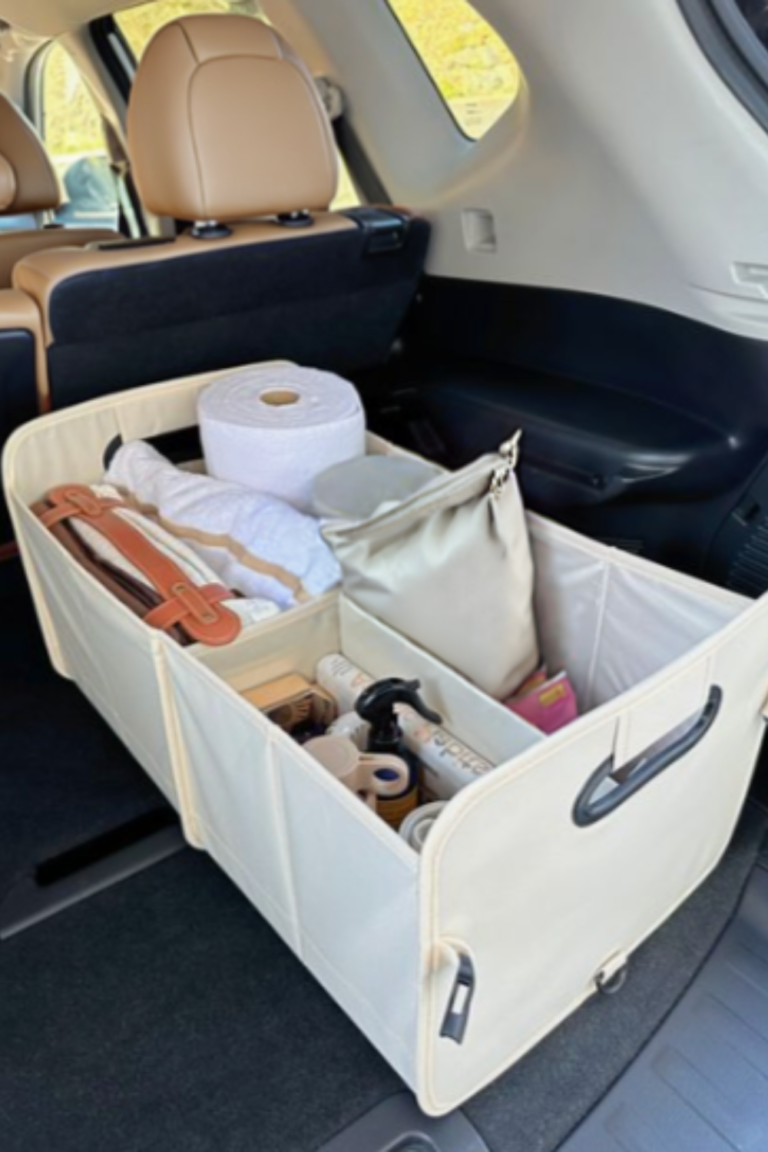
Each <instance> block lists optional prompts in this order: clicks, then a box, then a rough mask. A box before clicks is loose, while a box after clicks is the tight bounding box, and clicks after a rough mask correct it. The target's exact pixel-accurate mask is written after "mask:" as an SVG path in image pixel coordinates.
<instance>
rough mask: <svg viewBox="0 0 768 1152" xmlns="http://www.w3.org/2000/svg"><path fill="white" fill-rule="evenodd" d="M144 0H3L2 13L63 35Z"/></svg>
mask: <svg viewBox="0 0 768 1152" xmlns="http://www.w3.org/2000/svg"><path fill="white" fill-rule="evenodd" d="M143 2H144V0H0V17H1V18H2V19H3V20H7V21H8V23H9V24H12V25H13V26H14V27H16V28H24V29H26V31H28V32H33V33H35V35H38V36H60V35H61V34H62V33H64V32H73V31H74V30H75V29H76V28H80V27H81V26H82V25H83V24H87V23H88V22H89V21H91V20H95V19H96V17H97V16H106V15H107V14H108V13H109V12H117V11H118V10H119V9H120V8H133V7H135V6H136V5H137V4H140V3H143Z"/></svg>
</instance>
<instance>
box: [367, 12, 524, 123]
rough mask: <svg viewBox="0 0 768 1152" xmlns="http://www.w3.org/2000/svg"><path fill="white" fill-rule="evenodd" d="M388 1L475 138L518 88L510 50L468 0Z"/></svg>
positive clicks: (501, 112) (444, 95)
mask: <svg viewBox="0 0 768 1152" xmlns="http://www.w3.org/2000/svg"><path fill="white" fill-rule="evenodd" d="M389 6H390V8H391V9H392V12H393V13H394V15H395V16H396V18H397V20H398V21H399V22H400V25H401V27H402V29H403V31H404V32H405V34H406V36H407V37H408V39H409V40H410V42H411V44H412V46H413V48H414V50H415V51H416V53H417V55H418V56H419V58H420V59H421V62H422V64H423V65H424V68H425V69H426V71H427V72H428V74H429V76H430V77H431V79H432V81H433V82H434V84H435V87H436V88H437V90H438V92H439V93H440V95H441V96H442V98H443V100H444V101H445V103H446V106H447V107H448V108H449V109H450V111H451V113H452V115H453V117H454V119H455V121H456V123H457V124H458V126H459V128H460V129H461V131H462V132H463V133H464V134H465V136H468V137H469V138H470V139H471V140H479V139H480V138H481V137H482V136H484V135H485V134H486V132H488V131H489V129H490V128H492V127H493V125H494V124H495V123H496V121H497V120H498V119H499V118H500V117H501V116H503V115H504V113H505V112H506V111H507V109H508V108H510V107H511V106H512V104H513V103H514V101H515V99H516V98H517V95H518V93H519V91H520V69H519V67H518V65H517V61H516V60H515V57H514V55H513V54H512V52H511V50H510V49H509V48H508V47H507V45H506V44H505V43H504V41H503V40H502V38H501V37H500V36H499V34H498V32H496V30H495V29H494V28H492V27H491V25H490V24H489V23H488V21H487V20H486V19H485V18H484V17H483V16H481V15H480V13H479V12H477V11H476V10H475V9H474V8H473V7H472V5H471V4H468V3H467V2H466V0H389Z"/></svg>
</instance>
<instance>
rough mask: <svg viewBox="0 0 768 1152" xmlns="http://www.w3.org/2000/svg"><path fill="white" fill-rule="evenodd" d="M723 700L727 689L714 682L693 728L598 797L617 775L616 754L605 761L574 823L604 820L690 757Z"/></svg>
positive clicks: (583, 795) (586, 790) (590, 782)
mask: <svg viewBox="0 0 768 1152" xmlns="http://www.w3.org/2000/svg"><path fill="white" fill-rule="evenodd" d="M722 702H723V690H722V688H718V687H717V685H714V686H713V687H712V688H711V689H710V692H709V697H708V699H707V702H706V704H705V705H704V708H703V710H702V712H701V713H700V714H699V716H698V717H697V718H696V719H695V720H694V721H693V723H692V724H691V727H690V728H688V729H687V731H685V732H683V734H682V736H679V737H678V738H677V739H676V740H672V741H671V742H670V743H669V744H668V745H667V746H666V747H665V748H661V749H659V750H658V751H657V752H653V753H651V755H650V756H643V757H641V758H640V760H639V761H638V763H637V765H636V767H634V768H633V769H632V770H631V771H630V772H629V773H628V775H627V776H626V778H625V779H624V780H621V782H620V783H617V784H616V786H615V788H612V789H611V791H610V792H607V793H606V794H605V796H600V797H597V796H596V793H597V792H598V791H599V790H600V787H601V785H602V784H604V783H605V781H606V780H607V779H608V778H609V777H610V776H614V775H616V766H615V760H614V758H613V756H611V757H610V758H609V759H608V760H606V761H605V763H604V764H601V765H600V767H599V768H598V770H597V772H595V773H594V774H593V775H592V776H590V778H589V780H588V781H587V783H586V784H585V786H584V788H583V790H582V791H581V793H580V794H579V797H578V799H577V800H576V804H575V806H574V809H573V819H574V823H575V824H577V825H578V826H579V828H587V827H588V826H589V825H590V824H596V823H597V822H598V820H604V819H605V817H606V816H610V815H611V813H612V812H615V811H616V809H617V808H620V807H621V805H622V804H624V803H626V801H627V800H629V799H630V797H631V796H634V795H635V793H636V792H639V791H640V789H641V788H645V786H646V784H650V782H651V780H655V779H656V777H657V776H660V775H661V773H662V772H664V771H666V769H667V768H670V767H671V766H672V765H673V764H674V763H675V761H677V760H680V759H681V758H682V757H683V756H686V755H687V754H688V753H689V752H690V751H691V749H692V748H695V747H696V745H697V744H698V743H700V741H702V740H703V739H704V737H705V736H706V734H707V732H709V730H710V728H711V727H712V725H713V724H714V722H715V720H716V719H717V714H718V712H719V711H720V706H721V704H722Z"/></svg>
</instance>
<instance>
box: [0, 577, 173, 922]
mask: <svg viewBox="0 0 768 1152" xmlns="http://www.w3.org/2000/svg"><path fill="white" fill-rule="evenodd" d="M0 605H1V606H2V615H3V642H2V644H1V645H0V684H1V685H2V692H1V693H0V820H1V821H2V832H1V834H0V903H2V899H3V897H4V896H5V894H6V893H7V892H8V890H9V889H10V888H11V887H12V886H13V885H14V884H15V883H16V882H18V881H20V880H21V879H22V878H23V877H25V876H27V875H29V874H30V873H31V872H33V871H34V869H35V867H36V866H37V865H39V864H42V863H43V862H45V861H47V860H49V859H50V858H51V857H55V856H58V855H59V854H60V853H63V852H66V851H68V850H69V849H72V848H73V847H75V846H76V845H80V844H82V843H83V842H85V841H90V840H91V839H92V838H94V837H97V836H101V835H104V834H106V833H108V832H110V831H111V830H112V829H114V828H117V827H118V826H120V825H123V824H125V823H127V822H129V821H133V820H136V819H137V818H139V817H143V816H145V815H146V814H147V813H150V812H154V811H156V810H158V809H165V808H167V804H166V802H165V800H164V798H163V797H162V796H161V794H160V793H159V792H158V790H157V789H156V788H155V786H154V785H153V784H152V782H151V781H150V780H149V779H148V777H147V776H146V775H145V774H144V772H142V771H141V769H140V768H139V766H138V765H137V764H136V762H135V761H134V760H133V758H132V757H131V756H130V755H129V754H128V752H127V751H126V749H125V748H124V747H123V745H122V744H121V743H120V741H119V740H118V739H117V737H116V736H115V735H114V734H113V733H112V732H111V730H110V729H109V728H108V727H107V725H106V724H105V723H104V722H103V721H102V720H101V719H100V718H99V717H98V716H97V714H96V713H95V712H94V710H93V709H92V708H91V706H90V705H89V704H88V702H87V701H86V700H85V698H84V697H83V696H82V695H81V693H80V692H79V691H78V689H77V688H75V687H74V685H73V684H70V683H69V682H68V681H66V680H63V679H61V678H60V677H59V676H57V675H56V674H55V673H54V672H53V671H52V670H51V668H50V666H49V664H48V658H47V655H46V653H45V649H44V647H43V643H42V639H41V637H40V633H39V631H38V627H37V623H36V621H35V617H34V612H33V609H32V604H31V602H30V599H29V595H28V593H27V589H26V584H25V581H24V576H23V573H22V570H21V565H20V564H19V563H18V562H8V563H4V564H0Z"/></svg>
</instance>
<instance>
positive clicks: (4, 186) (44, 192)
mask: <svg viewBox="0 0 768 1152" xmlns="http://www.w3.org/2000/svg"><path fill="white" fill-rule="evenodd" d="M60 195H61V194H60V192H59V182H58V180H57V179H56V173H55V172H54V170H53V165H52V164H51V162H50V160H49V159H48V155H47V153H46V151H45V148H44V147H43V145H42V144H41V143H40V139H39V137H38V135H37V133H36V132H35V130H34V128H33V127H32V125H31V124H30V123H29V121H28V120H27V118H26V116H24V115H22V113H21V112H19V110H18V108H17V107H16V105H15V104H12V103H11V101H10V100H8V99H7V98H6V97H5V96H3V95H0V216H20V215H22V214H23V213H26V212H44V211H46V210H47V209H49V208H58V206H59V202H60Z"/></svg>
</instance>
